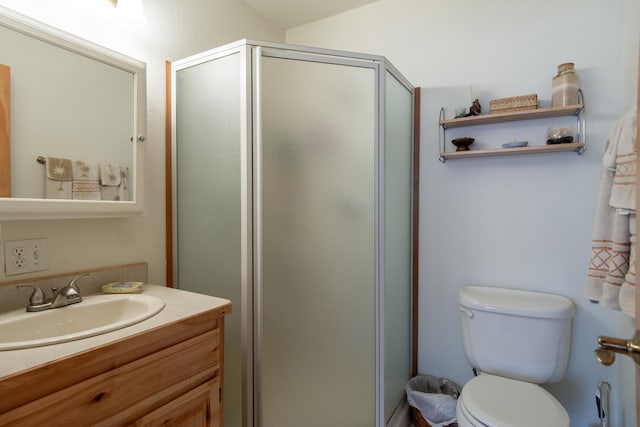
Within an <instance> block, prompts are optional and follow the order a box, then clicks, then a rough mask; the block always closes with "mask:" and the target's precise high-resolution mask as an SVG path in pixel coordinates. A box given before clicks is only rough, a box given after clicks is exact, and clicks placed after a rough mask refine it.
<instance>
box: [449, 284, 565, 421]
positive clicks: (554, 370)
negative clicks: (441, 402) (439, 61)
mask: <svg viewBox="0 0 640 427" xmlns="http://www.w3.org/2000/svg"><path fill="white" fill-rule="evenodd" d="M459 309H460V319H461V326H462V338H463V343H464V352H465V355H466V357H467V359H468V360H469V362H470V363H471V365H472V366H473V367H474V368H475V370H476V371H477V372H479V375H477V376H476V377H474V378H473V379H471V380H470V381H469V382H467V383H466V384H465V385H464V387H463V388H462V393H461V394H460V396H459V398H458V404H457V408H456V416H457V421H458V426H459V427H481V426H491V427H529V426H531V427H540V426H545V427H569V426H570V421H569V414H568V413H567V411H566V410H565V409H564V407H563V406H562V405H561V404H560V402H558V400H557V399H556V398H555V397H553V396H552V395H551V394H550V393H549V392H548V391H546V390H545V389H543V388H542V387H541V386H539V385H538V384H543V383H552V382H558V381H560V380H561V379H562V377H563V376H564V374H565V371H566V368H567V363H568V360H569V348H570V345H571V321H572V318H573V316H574V314H575V308H574V305H573V303H572V302H571V300H569V299H568V298H565V297H563V296H559V295H553V294H546V293H539V292H530V291H522V290H515V289H506V288H496V287H489V286H465V287H463V288H462V289H461V290H460V293H459Z"/></svg>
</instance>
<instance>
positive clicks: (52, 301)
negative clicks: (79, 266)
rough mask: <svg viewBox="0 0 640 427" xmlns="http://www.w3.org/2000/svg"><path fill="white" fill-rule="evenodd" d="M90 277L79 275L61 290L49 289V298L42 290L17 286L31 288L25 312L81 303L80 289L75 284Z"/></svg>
mask: <svg viewBox="0 0 640 427" xmlns="http://www.w3.org/2000/svg"><path fill="white" fill-rule="evenodd" d="M87 276H90V274H81V275H80V276H77V277H74V278H73V280H71V282H69V284H68V285H67V286H65V287H63V288H60V289H58V288H51V292H52V293H53V294H52V296H51V298H46V295H45V293H44V291H43V290H42V289H40V288H39V287H37V286H32V285H18V289H20V288H32V289H33V292H32V293H31V296H30V297H29V304H28V305H27V311H31V312H33V311H43V310H49V309H52V308H60V307H65V306H67V305H71V304H76V303H79V302H81V301H82V297H81V296H80V289H79V288H78V285H77V284H76V282H77V281H78V280H79V279H81V278H83V277H87Z"/></svg>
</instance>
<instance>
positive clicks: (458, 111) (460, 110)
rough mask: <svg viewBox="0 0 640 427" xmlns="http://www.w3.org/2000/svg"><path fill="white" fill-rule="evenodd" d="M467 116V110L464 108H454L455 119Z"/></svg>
mask: <svg viewBox="0 0 640 427" xmlns="http://www.w3.org/2000/svg"><path fill="white" fill-rule="evenodd" d="M466 115H467V109H466V108H464V107H458V108H456V119H457V118H458V117H464V116H466Z"/></svg>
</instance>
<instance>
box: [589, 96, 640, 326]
mask: <svg viewBox="0 0 640 427" xmlns="http://www.w3.org/2000/svg"><path fill="white" fill-rule="evenodd" d="M636 129H637V109H635V108H634V109H633V110H631V111H629V112H628V113H626V114H624V115H623V116H622V117H621V118H620V119H619V120H618V121H617V122H616V123H615V125H614V126H613V129H612V131H611V134H610V136H609V141H608V142H607V147H606V150H605V154H604V156H603V159H602V166H603V169H602V175H601V180H600V191H599V194H598V201H597V206H596V218H595V223H594V226H593V235H592V253H591V259H590V262H589V268H588V272H587V280H586V283H585V290H584V295H585V297H586V298H588V299H590V300H592V301H594V302H599V303H600V304H602V305H603V306H606V307H609V308H612V309H615V310H621V309H622V310H623V311H624V312H625V313H627V314H629V315H630V316H634V315H635V267H634V266H633V264H634V261H635V206H636V205H635V203H636V200H635V181H636V170H635V169H636V167H635V161H636V156H635V135H636Z"/></svg>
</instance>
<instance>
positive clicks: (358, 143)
mask: <svg viewBox="0 0 640 427" xmlns="http://www.w3.org/2000/svg"><path fill="white" fill-rule="evenodd" d="M413 97H414V91H413V87H412V86H411V85H410V84H409V83H408V82H407V81H406V79H405V78H404V77H402V75H401V74H400V73H399V72H398V71H397V70H396V69H395V68H394V67H393V66H392V65H391V64H390V63H389V62H388V61H387V60H386V59H385V58H383V57H380V56H371V55H362V54H354V53H349V52H339V51H333V50H325V49H316V48H308V47H301V46H293V45H285V44H274V43H264V42H253V41H246V40H244V41H240V42H236V43H232V44H229V45H225V46H222V47H220V48H217V49H213V50H210V51H207V52H203V53H201V54H198V55H194V56H191V57H189V58H185V59H183V60H180V61H176V62H174V63H173V64H172V105H173V108H172V116H173V117H172V124H173V138H172V141H173V147H172V150H173V152H172V158H173V165H172V166H173V171H172V173H173V181H174V182H173V195H174V196H173V221H174V224H173V232H174V236H173V245H174V247H173V251H174V278H173V281H174V284H176V285H177V286H178V287H179V288H181V289H185V290H189V291H194V292H199V293H204V294H210V295H216V296H220V297H224V298H228V299H230V300H231V301H232V303H233V313H232V314H231V315H230V316H228V317H227V320H226V324H225V354H224V363H225V370H224V377H223V378H224V388H223V392H224V425H225V426H227V427H239V426H245V427H248V426H251V427H289V426H291V427H297V426H301V425H304V426H310V427H315V426H318V427H320V426H323V427H325V426H344V427H372V426H377V427H382V426H384V425H386V424H387V422H388V421H389V419H390V418H391V416H392V415H393V413H394V411H395V410H396V408H397V407H398V405H399V404H400V403H401V402H403V400H404V387H405V384H406V382H407V381H408V379H409V378H410V376H411V329H412V324H411V298H412V297H411V289H412V194H413V188H412V183H413V170H412V169H413V106H414V101H413Z"/></svg>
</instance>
